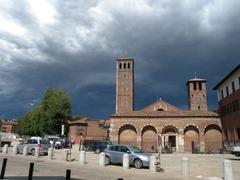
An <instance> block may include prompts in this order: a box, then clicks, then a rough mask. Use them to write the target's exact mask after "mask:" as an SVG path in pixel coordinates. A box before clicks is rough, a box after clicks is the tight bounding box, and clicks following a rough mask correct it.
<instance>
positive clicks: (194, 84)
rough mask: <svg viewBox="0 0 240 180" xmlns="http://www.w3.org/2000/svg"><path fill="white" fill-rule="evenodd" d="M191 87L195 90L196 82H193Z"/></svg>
mask: <svg viewBox="0 0 240 180" xmlns="http://www.w3.org/2000/svg"><path fill="white" fill-rule="evenodd" d="M193 89H194V90H197V84H196V82H194V83H193Z"/></svg>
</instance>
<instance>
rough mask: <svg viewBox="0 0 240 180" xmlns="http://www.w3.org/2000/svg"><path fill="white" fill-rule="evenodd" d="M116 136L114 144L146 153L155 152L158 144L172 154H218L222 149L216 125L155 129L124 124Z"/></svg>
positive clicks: (167, 126)
mask: <svg viewBox="0 0 240 180" xmlns="http://www.w3.org/2000/svg"><path fill="white" fill-rule="evenodd" d="M112 135H113V134H112ZM116 135H117V139H116V141H117V142H116V143H119V144H132V145H135V146H138V147H140V148H142V149H143V150H145V151H147V152H153V151H156V148H157V146H158V144H159V143H161V146H162V148H169V149H171V151H173V152H193V151H194V150H196V151H201V152H219V151H220V149H221V148H222V130H221V127H220V126H219V125H218V124H208V125H206V126H205V127H198V126H196V125H186V126H185V127H177V126H174V125H166V126H160V127H157V126H154V125H149V124H148V125H144V126H143V127H139V126H136V125H132V124H124V125H121V126H120V128H119V129H118V130H116ZM112 139H114V138H112Z"/></svg>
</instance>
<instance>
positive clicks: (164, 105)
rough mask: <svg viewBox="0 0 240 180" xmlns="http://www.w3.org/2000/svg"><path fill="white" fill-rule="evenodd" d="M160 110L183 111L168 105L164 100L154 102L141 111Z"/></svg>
mask: <svg viewBox="0 0 240 180" xmlns="http://www.w3.org/2000/svg"><path fill="white" fill-rule="evenodd" d="M159 109H162V110H164V111H181V109H179V108H177V107H176V106H174V105H172V104H169V103H167V102H166V101H164V100H162V99H159V100H156V101H154V102H153V103H152V104H150V105H148V106H146V107H145V108H143V109H141V111H158V110H159Z"/></svg>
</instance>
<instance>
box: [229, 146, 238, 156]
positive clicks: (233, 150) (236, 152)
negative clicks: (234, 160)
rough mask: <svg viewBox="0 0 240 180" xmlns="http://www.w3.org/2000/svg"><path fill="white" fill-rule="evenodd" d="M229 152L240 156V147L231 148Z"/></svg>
mask: <svg viewBox="0 0 240 180" xmlns="http://www.w3.org/2000/svg"><path fill="white" fill-rule="evenodd" d="M230 152H231V153H232V154H234V155H235V156H240V146H233V147H232V148H231V150H230Z"/></svg>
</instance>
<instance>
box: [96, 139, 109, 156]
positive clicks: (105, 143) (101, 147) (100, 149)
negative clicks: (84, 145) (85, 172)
mask: <svg viewBox="0 0 240 180" xmlns="http://www.w3.org/2000/svg"><path fill="white" fill-rule="evenodd" d="M108 145H112V143H111V142H110V141H94V142H93V145H92V150H93V151H94V152H95V153H97V154H98V153H100V152H103V151H104V150H105V149H106V147H107V146H108Z"/></svg>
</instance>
